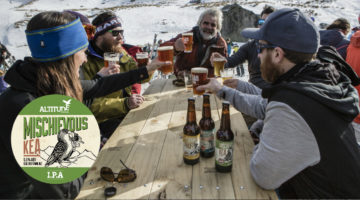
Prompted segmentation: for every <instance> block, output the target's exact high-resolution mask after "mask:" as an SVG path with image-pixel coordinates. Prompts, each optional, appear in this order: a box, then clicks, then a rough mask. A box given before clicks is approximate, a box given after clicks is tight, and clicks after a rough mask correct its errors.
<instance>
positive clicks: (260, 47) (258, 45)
mask: <svg viewBox="0 0 360 200" xmlns="http://www.w3.org/2000/svg"><path fill="white" fill-rule="evenodd" d="M275 47H277V46H275V45H271V44H262V43H259V42H258V43H256V51H257V53H258V54H259V53H261V52H262V51H263V49H273V48H275Z"/></svg>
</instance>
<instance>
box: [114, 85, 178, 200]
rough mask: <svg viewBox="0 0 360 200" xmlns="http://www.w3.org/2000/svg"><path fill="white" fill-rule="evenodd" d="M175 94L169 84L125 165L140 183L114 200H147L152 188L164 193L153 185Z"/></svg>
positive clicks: (130, 186) (133, 185) (136, 183)
mask: <svg viewBox="0 0 360 200" xmlns="http://www.w3.org/2000/svg"><path fill="white" fill-rule="evenodd" d="M176 91H177V90H176V88H173V85H172V84H171V83H170V84H169V80H168V81H167V83H166V84H165V87H164V89H163V91H162V92H161V96H162V98H161V99H160V101H158V102H157V103H156V104H155V107H154V109H153V110H152V112H151V113H150V116H149V117H148V119H147V121H146V123H145V126H144V128H143V129H142V131H141V133H140V135H139V137H138V139H137V141H136V144H135V145H134V147H133V148H132V150H131V152H130V155H129V157H128V159H127V161H126V162H127V163H128V167H130V168H132V169H134V170H135V171H136V172H137V179H136V180H135V181H134V182H132V183H129V184H128V186H127V187H126V188H121V189H122V191H123V192H122V193H119V194H118V195H116V196H114V199H130V198H134V199H139V198H140V199H144V198H145V199H146V198H148V197H149V194H150V191H151V189H152V188H156V189H161V187H160V188H159V187H158V185H154V184H153V180H154V176H155V171H156V169H157V165H158V163H159V159H160V155H161V151H162V149H163V144H164V140H165V138H166V133H167V129H168V124H169V121H170V118H171V115H172V111H173V108H174V103H173V102H174V100H175V99H176V98H177V96H176V95H174V93H176Z"/></svg>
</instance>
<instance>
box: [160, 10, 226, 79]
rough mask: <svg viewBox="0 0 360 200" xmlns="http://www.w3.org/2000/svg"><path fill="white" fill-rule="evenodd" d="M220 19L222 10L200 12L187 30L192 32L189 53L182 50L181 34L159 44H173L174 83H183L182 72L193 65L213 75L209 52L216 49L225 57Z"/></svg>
mask: <svg viewBox="0 0 360 200" xmlns="http://www.w3.org/2000/svg"><path fill="white" fill-rule="evenodd" d="M222 20H223V17H222V12H221V11H220V10H219V9H215V8H211V9H208V10H205V11H204V12H203V13H201V15H200V17H199V19H198V22H197V26H195V27H193V29H192V30H191V31H188V32H187V33H190V32H192V33H193V46H192V51H191V53H186V52H184V50H185V44H184V42H183V40H182V34H179V35H178V36H176V37H175V38H173V39H171V40H169V41H167V42H164V43H162V44H161V46H174V54H175V56H176V61H175V64H174V73H175V75H176V77H177V80H175V81H174V84H175V85H179V86H181V85H183V84H184V82H183V73H184V72H185V71H190V70H191V68H193V67H199V66H201V67H205V68H208V72H209V77H213V76H214V69H213V67H212V66H211V63H210V55H211V53H212V52H214V51H216V52H219V53H220V54H221V55H223V56H226V57H227V45H226V42H225V40H224V38H223V37H221V34H220V31H221V26H222Z"/></svg>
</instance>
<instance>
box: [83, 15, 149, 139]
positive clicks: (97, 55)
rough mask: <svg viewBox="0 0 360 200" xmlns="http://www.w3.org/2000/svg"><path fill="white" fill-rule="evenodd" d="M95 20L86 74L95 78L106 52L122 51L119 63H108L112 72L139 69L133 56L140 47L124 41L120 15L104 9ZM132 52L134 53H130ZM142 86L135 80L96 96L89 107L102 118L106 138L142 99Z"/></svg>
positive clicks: (102, 64) (101, 124) (100, 123)
mask: <svg viewBox="0 0 360 200" xmlns="http://www.w3.org/2000/svg"><path fill="white" fill-rule="evenodd" d="M92 24H93V25H94V26H96V31H95V36H94V39H93V40H91V41H90V45H89V51H88V62H87V63H85V64H84V65H83V66H82V72H83V74H84V78H85V79H87V80H90V79H92V78H93V77H94V76H95V75H96V73H98V72H99V70H100V69H101V68H103V67H104V53H105V52H115V53H119V54H120V58H119V64H115V65H112V66H109V67H110V68H111V67H112V68H114V72H113V73H119V72H121V73H123V72H127V71H129V70H132V69H137V63H136V61H135V59H134V57H135V54H136V52H139V51H140V48H138V47H134V46H131V45H127V44H123V43H124V30H123V27H122V22H121V20H120V18H118V17H117V16H116V14H115V13H113V12H104V13H101V14H100V15H98V16H97V17H96V18H95V19H94V20H93V21H92ZM130 53H134V54H133V55H130ZM132 56H133V57H132ZM133 88H137V90H134V89H133ZM140 90H141V85H140V84H134V85H133V86H132V87H130V86H129V87H127V88H125V89H122V90H119V91H116V92H114V93H112V94H110V95H107V96H106V97H101V98H96V99H95V100H94V102H93V103H92V105H91V108H90V109H91V111H92V112H93V114H94V115H95V117H96V119H97V121H98V122H99V127H100V130H101V134H102V137H103V142H105V141H106V139H107V138H109V137H110V136H111V134H112V133H113V132H114V130H115V129H116V127H117V126H118V125H119V124H120V122H121V121H122V119H123V118H124V117H125V116H126V114H127V113H128V112H129V111H130V110H131V109H133V108H137V107H138V106H140V104H141V103H142V102H143V100H144V99H143V97H142V96H141V95H140Z"/></svg>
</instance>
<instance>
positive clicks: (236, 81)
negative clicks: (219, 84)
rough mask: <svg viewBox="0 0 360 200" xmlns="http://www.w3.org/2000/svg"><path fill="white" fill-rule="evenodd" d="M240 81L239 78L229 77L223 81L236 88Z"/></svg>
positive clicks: (224, 83)
mask: <svg viewBox="0 0 360 200" xmlns="http://www.w3.org/2000/svg"><path fill="white" fill-rule="evenodd" d="M238 83H239V79H227V80H225V81H224V82H223V85H226V86H228V87H231V88H234V89H236V87H237V85H238Z"/></svg>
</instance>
